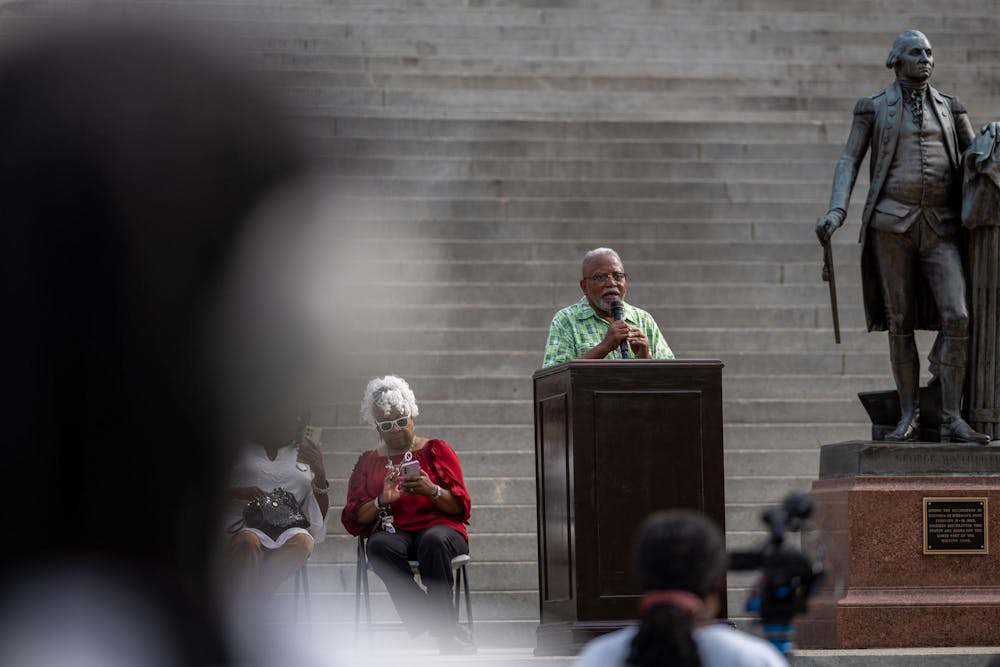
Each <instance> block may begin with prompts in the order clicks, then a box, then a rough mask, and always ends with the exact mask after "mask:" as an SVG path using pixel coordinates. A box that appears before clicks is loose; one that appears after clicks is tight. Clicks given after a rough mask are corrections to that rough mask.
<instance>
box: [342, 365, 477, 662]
mask: <svg viewBox="0 0 1000 667" xmlns="http://www.w3.org/2000/svg"><path fill="white" fill-rule="evenodd" d="M418 414H419V411H418V409H417V400H416V398H415V397H414V395H413V392H412V391H411V390H410V386H409V385H408V384H407V383H406V381H405V380H403V379H402V378H399V377H396V376H394V375H387V376H385V377H382V378H376V379H374V380H372V381H371V382H369V383H368V386H367V388H366V389H365V395H364V398H363V400H362V402H361V418H362V420H363V421H365V422H367V423H369V424H371V425H372V427H373V428H374V429H375V431H376V432H377V433H378V435H379V438H380V439H381V445H380V446H379V447H377V448H376V449H372V450H370V451H367V452H365V453H364V454H362V455H361V456H360V458H358V462H357V463H356V464H355V466H354V471H353V472H352V473H351V479H350V481H349V483H348V487H347V502H346V504H345V505H344V511H343V513H342V514H341V521H342V522H343V523H344V527H345V528H347V532H349V533H350V534H352V535H362V536H366V537H367V538H368V547H367V551H368V559H369V561H370V562H371V565H372V569H373V570H375V573H376V574H378V576H379V577H381V579H382V581H383V582H385V587H386V589H388V591H389V596H390V597H391V598H392V602H393V604H394V605H395V606H396V611H397V612H399V616H400V618H401V619H403V622H404V623H406V625H407V628H408V629H409V631H410V634H411V635H413V636H416V635H418V634H420V633H422V632H424V631H429V632H430V633H431V634H432V635H434V636H436V637H437V639H438V644H439V646H440V647H441V651H442V653H471V652H474V651H475V645H474V644H473V643H472V638H471V637H469V635H468V632H467V631H466V630H465V629H464V628H462V627H461V626H459V625H458V623H457V620H458V619H456V618H455V613H454V607H453V606H452V605H453V603H452V594H451V593H452V586H453V584H454V575H453V573H452V569H451V559H452V558H454V557H455V556H458V555H459V554H467V553H469V535H468V533H467V532H466V530H465V524H466V523H467V522H468V520H469V515H470V511H471V508H472V499H471V498H470V496H469V492H468V491H467V490H466V488H465V482H464V481H463V479H462V466H461V464H460V463H459V461H458V456H457V455H456V454H455V452H454V450H452V448H451V447H449V446H448V443H446V442H445V441H444V440H437V439H428V438H421V437H418V436H416V435H414V434H413V427H414V422H413V419H414V417H416V416H417V415H418ZM414 464H417V465H419V474H412V475H410V474H407V473H408V472H409V471H408V470H407V468H410V467H416V466H415V465H414ZM410 560H415V561H418V562H419V563H420V580H421V582H423V584H424V586H425V587H426V588H427V592H426V593H424V592H423V591H422V590H421V589H420V587H419V586H418V585H417V582H416V581H415V580H414V578H413V573H412V572H411V570H410V566H409V564H408V562H407V561H410Z"/></svg>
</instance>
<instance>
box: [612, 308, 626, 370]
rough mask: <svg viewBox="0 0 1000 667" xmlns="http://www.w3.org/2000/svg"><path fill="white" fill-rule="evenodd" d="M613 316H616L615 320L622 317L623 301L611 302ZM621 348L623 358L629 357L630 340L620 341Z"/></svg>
mask: <svg viewBox="0 0 1000 667" xmlns="http://www.w3.org/2000/svg"><path fill="white" fill-rule="evenodd" d="M611 317H613V318H615V321H616V322H617V321H618V320H620V319H622V302H621V301H612V302H611ZM619 349H620V350H621V352H622V359H628V341H627V340H623V341H622V342H621V343H619Z"/></svg>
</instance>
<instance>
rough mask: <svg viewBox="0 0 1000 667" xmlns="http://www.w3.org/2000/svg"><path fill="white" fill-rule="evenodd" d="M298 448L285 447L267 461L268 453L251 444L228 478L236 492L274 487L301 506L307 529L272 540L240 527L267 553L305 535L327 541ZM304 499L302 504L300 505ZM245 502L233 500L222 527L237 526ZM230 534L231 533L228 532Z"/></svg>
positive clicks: (308, 471) (310, 474) (309, 473)
mask: <svg viewBox="0 0 1000 667" xmlns="http://www.w3.org/2000/svg"><path fill="white" fill-rule="evenodd" d="M298 455H299V450H298V448H297V447H293V446H288V447H282V448H281V449H279V450H278V455H277V456H276V457H274V460H273V461H272V460H271V459H269V458H267V453H266V451H265V450H264V448H263V447H261V446H260V445H256V444H253V443H247V444H246V445H245V446H244V447H243V449H242V450H241V451H240V455H239V458H238V460H237V462H236V465H235V467H234V468H233V472H232V474H231V475H230V478H229V487H230V488H237V487H241V486H257V487H260V488H261V489H263V490H264V491H265V492H267V491H273V490H274V489H276V488H277V487H279V486H280V487H281V488H283V489H284V490H285V491H288V492H289V493H291V494H292V495H294V496H295V500H296V501H297V502H299V503H301V507H302V513H303V514H305V516H306V518H307V519H309V529H308V530H306V529H305V528H289V529H288V530H286V531H285V532H283V533H282V534H281V535H278V539H276V540H272V539H271V538H270V537H268V536H267V535H265V534H264V533H262V532H261V531H259V530H256V529H254V528H246V527H241V528H240V529H241V530H249V531H251V532H252V533H253V534H254V535H256V536H257V537H259V538H260V542H261V544H262V545H263V546H264V547H266V548H268V549H277V548H278V547H280V546H281V545H283V544H284V543H285V542H287V541H288V539H289V538H291V537H292V536H293V535H299V534H302V533H305V534H307V535H312V538H313V541H314V542H316V543H319V542H322V541H323V539H324V538H325V537H326V519H324V517H323V514H322V513H321V512H320V511H319V503H318V502H316V496H314V495H313V490H312V482H313V471H312V469H311V468H310V467H309V466H308V465H306V464H305V463H300V462H299V461H297V460H296V459H297V458H298ZM303 498H304V499H305V502H303ZM246 504H247V501H245V500H239V499H234V500H230V501H229V502H228V503H226V507H225V509H224V512H223V517H224V523H223V526H224V527H226V528H229V527H230V526H232V525H233V524H234V523H236V525H239V522H240V520H241V519H242V518H243V508H244V507H246ZM230 530H231V529H230Z"/></svg>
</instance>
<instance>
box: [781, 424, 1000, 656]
mask: <svg viewBox="0 0 1000 667" xmlns="http://www.w3.org/2000/svg"><path fill="white" fill-rule="evenodd" d="M812 494H813V496H814V498H815V500H816V515H815V522H814V524H815V525H814V531H813V532H810V533H806V534H805V535H803V543H804V544H805V545H809V544H813V543H817V542H820V543H822V544H823V545H824V546H825V549H826V557H827V558H826V560H827V577H826V580H825V582H824V585H823V588H822V589H821V590H820V591H819V592H818V593H817V594H815V595H814V596H813V597H812V598H811V599H810V603H809V613H808V614H807V615H804V616H801V617H799V619H798V620H797V623H796V644H797V645H798V646H800V647H802V648H839V649H859V648H900V647H916V646H996V645H1000V544H997V543H996V539H997V536H1000V523H998V520H1000V447H997V446H981V445H964V444H938V443H884V442H867V441H852V442H842V443H837V444H832V445H824V446H823V447H822V450H821V456H820V478H819V479H818V480H817V481H815V482H813V486H812ZM929 498H939V499H940V498H947V499H949V500H951V499H956V498H957V499H960V501H959V502H958V503H955V504H954V505H953V506H954V507H961V508H964V509H961V510H960V511H956V510H951V509H949V510H948V513H947V514H940V512H941V510H934V511H932V512H930V513H929V514H925V500H926V499H929ZM962 499H965V500H962ZM978 499H985V503H979V500H978ZM927 502H931V503H932V504H931V505H929V507H931V508H935V507H937V506H936V505H934V504H933V503H934V502H937V501H927ZM980 505H981V507H982V512H981V513H980V514H976V513H975V512H974V511H973V510H971V509H968V508H969V507H970V506H980ZM961 512H971V513H970V514H967V515H963V514H961ZM927 516H930V517H931V518H930V522H929V523H928V519H927ZM964 517H969V518H964ZM953 531H954V532H953ZM956 533H957V534H961V536H962V537H963V540H959V541H958V542H956V540H954V539H943V540H942V539H941V538H942V535H943V536H944V537H945V538H948V537H951V536H952V535H954V534H956ZM977 537H978V539H979V542H981V546H980V545H979V544H975V542H976V538H977ZM964 538H969V539H970V540H971V541H966V540H964ZM927 539H930V542H929V543H928V542H926V541H927ZM959 542H961V543H959ZM927 544H930V548H931V549H932V550H933V549H934V548H937V549H939V550H938V551H936V552H934V551H932V552H931V553H926V552H925V550H926V549H927ZM966 547H968V548H966ZM960 548H963V549H964V550H969V549H971V550H972V551H973V553H958V551H959V549H960ZM941 549H943V551H941Z"/></svg>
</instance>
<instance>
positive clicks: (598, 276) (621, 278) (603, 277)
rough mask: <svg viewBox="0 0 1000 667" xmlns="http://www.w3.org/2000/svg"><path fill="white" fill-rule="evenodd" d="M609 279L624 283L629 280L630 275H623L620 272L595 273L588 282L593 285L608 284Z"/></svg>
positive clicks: (589, 277)
mask: <svg viewBox="0 0 1000 667" xmlns="http://www.w3.org/2000/svg"><path fill="white" fill-rule="evenodd" d="M608 278H611V280H613V281H615V282H616V283H623V282H625V281H626V280H628V274H627V273H622V272H620V271H615V272H614V273H595V274H594V275H592V276H587V280H589V281H590V282H592V283H603V282H607V280H608Z"/></svg>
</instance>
